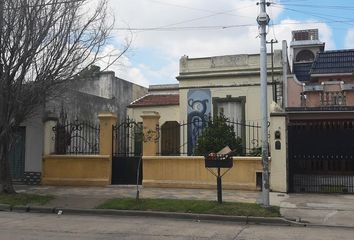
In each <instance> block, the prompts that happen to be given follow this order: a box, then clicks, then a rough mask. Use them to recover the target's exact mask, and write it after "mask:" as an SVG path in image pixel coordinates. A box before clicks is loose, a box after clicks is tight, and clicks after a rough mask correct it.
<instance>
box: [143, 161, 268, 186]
mask: <svg viewBox="0 0 354 240" xmlns="http://www.w3.org/2000/svg"><path fill="white" fill-rule="evenodd" d="M233 161H234V166H233V168H231V170H230V171H229V172H228V173H226V174H225V176H224V177H223V178H222V185H223V188H224V189H245V190H256V189H257V187H256V173H257V172H261V171H262V163H261V158H260V157H234V158H233ZM143 166H144V168H143V186H144V187H176V188H215V186H216V178H215V176H214V175H212V174H211V173H210V172H209V171H208V170H207V169H206V168H205V163H204V157H165V156H164V157H162V156H161V157H159V156H158V157H152V156H144V157H143ZM214 171H215V169H214ZM223 171H224V170H223Z"/></svg>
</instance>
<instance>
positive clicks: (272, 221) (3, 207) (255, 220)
mask: <svg viewBox="0 0 354 240" xmlns="http://www.w3.org/2000/svg"><path fill="white" fill-rule="evenodd" d="M0 211H6V212H28V213H50V214H59V215H60V214H72V215H75V214H78V215H105V216H136V217H138V216H141V217H160V218H171V219H186V220H194V221H201V220H203V221H227V222H237V223H244V224H267V225H286V226H292V225H293V226H304V223H299V222H294V221H292V220H288V219H285V218H281V217H248V216H226V215H214V214H195V213H175V212H155V211H135V210H113V209H81V208H48V207H37V206H11V205H8V204H0Z"/></svg>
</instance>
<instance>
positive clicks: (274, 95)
mask: <svg viewBox="0 0 354 240" xmlns="http://www.w3.org/2000/svg"><path fill="white" fill-rule="evenodd" d="M266 43H270V54H271V56H272V58H271V60H272V92H273V101H274V102H277V98H278V95H277V84H276V82H275V81H274V50H273V44H274V43H278V40H274V39H272V40H270V41H269V42H268V41H267V42H266Z"/></svg>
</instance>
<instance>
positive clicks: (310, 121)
mask: <svg viewBox="0 0 354 240" xmlns="http://www.w3.org/2000/svg"><path fill="white" fill-rule="evenodd" d="M324 46H325V44H324V43H322V42H320V41H319V38H318V30H317V29H310V30H301V31H294V32H293V40H292V42H291V43H290V48H291V52H292V53H293V56H292V57H293V61H292V68H293V74H292V75H291V76H289V78H288V79H287V85H288V88H287V96H288V98H287V99H288V101H287V104H286V108H285V112H286V115H287V125H288V126H287V128H288V190H289V191H291V192H354V184H353V181H354V174H353V172H354V165H353V164H354V161H353V153H354V152H353V149H354V148H353V146H354V140H353V139H354V75H353V73H354V71H353V70H354V69H353V66H354V50H352V49H348V50H334V51H325V50H324Z"/></svg>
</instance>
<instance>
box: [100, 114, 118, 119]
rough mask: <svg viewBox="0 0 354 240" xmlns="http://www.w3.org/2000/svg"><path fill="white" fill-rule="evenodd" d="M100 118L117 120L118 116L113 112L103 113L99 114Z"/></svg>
mask: <svg viewBox="0 0 354 240" xmlns="http://www.w3.org/2000/svg"><path fill="white" fill-rule="evenodd" d="M98 118H115V119H117V115H116V114H114V113H111V112H101V113H99V114H98Z"/></svg>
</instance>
